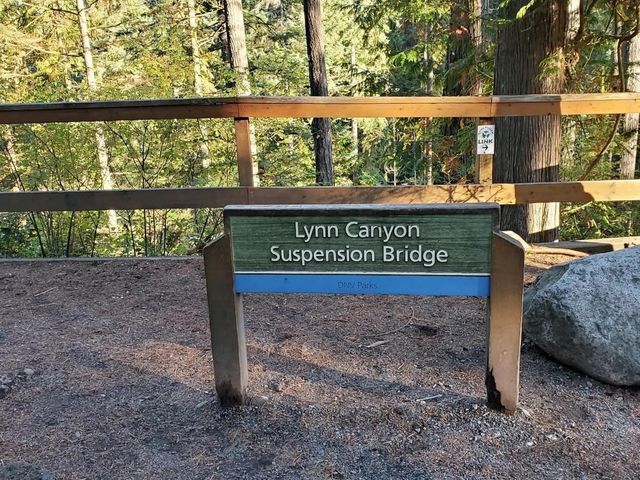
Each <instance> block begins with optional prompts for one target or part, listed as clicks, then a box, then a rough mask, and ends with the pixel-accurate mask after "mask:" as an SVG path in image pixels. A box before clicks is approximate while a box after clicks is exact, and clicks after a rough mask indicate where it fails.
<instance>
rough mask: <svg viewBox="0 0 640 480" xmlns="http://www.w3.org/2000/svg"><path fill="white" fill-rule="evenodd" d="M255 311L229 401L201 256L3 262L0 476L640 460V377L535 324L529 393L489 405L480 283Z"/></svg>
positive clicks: (531, 467) (407, 475)
mask: <svg viewBox="0 0 640 480" xmlns="http://www.w3.org/2000/svg"><path fill="white" fill-rule="evenodd" d="M566 259H567V257H560V256H550V255H538V256H535V257H532V258H530V259H529V267H528V271H527V280H528V281H532V280H533V279H534V278H535V275H536V273H537V272H539V271H540V269H542V268H546V267H547V266H548V265H550V264H553V263H556V262H559V261H565V260H566ZM245 312H246V324H247V336H248V352H249V376H250V394H251V395H252V399H253V400H252V404H251V405H250V406H247V407H243V408H234V409H221V408H220V407H218V405H217V404H216V401H215V395H214V394H213V393H212V389H213V386H212V384H213V377H212V361H211V351H210V342H209V330H208V322H207V311H206V298H205V289H204V275H203V266H202V259H199V258H188V259H179V260H175V259H174V260H170V259H167V260H138V259H135V260H110V261H86V260H85V261H51V262H49V261H19V262H18V261H8V262H0V479H7V478H11V479H18V478H19V479H36V478H40V479H44V478H52V479H103V478H104V479H148V478H154V479H176V480H181V479H218V478H220V479H222V478H224V479H230V478H234V479H235V478H252V479H253V478H256V479H258V478H267V479H298V478H304V479H325V478H345V479H347V478H348V479H458V478H464V479H485V478H486V479H489V478H500V479H504V478H517V479H522V478H527V479H538V478H539V479H550V478H553V479H565V478H566V479H599V478H611V479H637V478H639V476H640V473H639V472H640V392H639V391H638V390H629V389H620V388H615V387H610V386H607V385H604V384H601V383H599V382H597V381H595V380H592V379H590V378H588V377H585V376H583V375H581V374H578V373H575V372H573V371H571V370H569V369H566V368H564V367H561V366H559V365H557V364H555V363H554V362H553V361H551V360H549V359H548V358H547V357H545V356H544V355H543V354H542V353H540V351H539V350H537V349H536V348H535V347H534V346H533V345H531V344H530V343H529V342H527V341H526V339H525V341H524V343H523V348H522V353H523V357H522V368H521V370H522V379H521V406H522V408H521V410H520V411H518V412H517V413H516V414H515V415H512V416H508V415H503V414H499V413H496V412H494V411H491V410H489V409H487V408H486V407H485V406H484V395H485V388H484V342H485V315H486V313H485V312H486V303H485V301H484V300H481V299H473V298H466V299H455V298H420V297H391V296H387V297H382V296H381V297H376V296H305V295H288V296H284V295H251V296H247V297H246V301H245ZM381 341H388V342H387V343H382V344H381V343H380V342H381ZM372 344H373V345H375V346H372ZM376 344H377V345H376Z"/></svg>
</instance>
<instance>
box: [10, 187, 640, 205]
mask: <svg viewBox="0 0 640 480" xmlns="http://www.w3.org/2000/svg"><path fill="white" fill-rule="evenodd" d="M638 200H640V180H602V181H585V182H563V183H522V184H499V183H495V184H492V185H432V186H403V187H277V188H252V187H213V188H176V189H171V188H167V189H145V190H112V191H100V190H97V191H96V190H87V191H62V192H60V191H53V192H0V212H31V211H36V212H47V211H50V212H54V211H87V210H109V209H115V210H136V209H167V208H207V207H210V208H222V207H225V206H227V205H234V204H238V205H259V204H319V203H345V204H364V203H367V204H368V203H374V204H419V203H482V202H495V203H499V204H501V205H514V204H527V203H541V202H574V203H581V202H590V201H597V202H615V201H638Z"/></svg>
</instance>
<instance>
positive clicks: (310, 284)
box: [235, 273, 490, 297]
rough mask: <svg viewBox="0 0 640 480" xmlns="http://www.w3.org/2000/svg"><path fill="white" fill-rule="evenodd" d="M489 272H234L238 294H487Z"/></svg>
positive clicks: (481, 295) (465, 295)
mask: <svg viewBox="0 0 640 480" xmlns="http://www.w3.org/2000/svg"><path fill="white" fill-rule="evenodd" d="M489 285H490V277H489V276H488V275H375V274H372V275H348V274H346V275H345V274H328V275H327V274H320V275H315V274H298V275H296V274H264V273H262V274H256V273H236V274H235V289H236V292H237V293H345V294H347V293H358V294H360V293H368V294H388V295H428V296H458V297H488V296H489Z"/></svg>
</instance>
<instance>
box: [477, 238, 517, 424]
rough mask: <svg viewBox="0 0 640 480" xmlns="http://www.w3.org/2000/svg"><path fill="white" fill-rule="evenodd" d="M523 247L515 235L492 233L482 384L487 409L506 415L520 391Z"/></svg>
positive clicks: (515, 406) (515, 404) (514, 403)
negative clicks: (504, 412) (485, 387)
mask: <svg viewBox="0 0 640 480" xmlns="http://www.w3.org/2000/svg"><path fill="white" fill-rule="evenodd" d="M525 246H526V243H525V242H524V240H522V239H521V238H519V237H517V235H515V234H511V233H507V232H494V233H493V241H492V247H491V292H490V297H489V304H490V313H489V325H488V330H489V331H488V335H487V339H488V340H487V341H488V344H487V371H486V379H485V383H486V386H487V403H488V405H489V407H491V408H494V409H496V410H500V411H506V412H509V413H513V412H515V411H516V409H517V407H518V391H519V388H520V343H521V338H522V294H523V289H524V255H525Z"/></svg>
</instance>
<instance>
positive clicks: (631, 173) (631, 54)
mask: <svg viewBox="0 0 640 480" xmlns="http://www.w3.org/2000/svg"><path fill="white" fill-rule="evenodd" d="M625 56H626V58H625V63H626V64H627V65H628V69H627V76H626V79H627V91H628V92H640V35H636V36H635V37H633V39H632V40H631V41H630V42H628V43H627V45H626V52H625ZM638 117H639V115H638V114H637V113H627V114H626V115H625V116H624V122H623V124H622V133H623V135H624V138H623V144H622V146H623V151H622V157H621V158H620V178H625V179H633V178H634V177H635V173H636V164H637V158H638Z"/></svg>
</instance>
